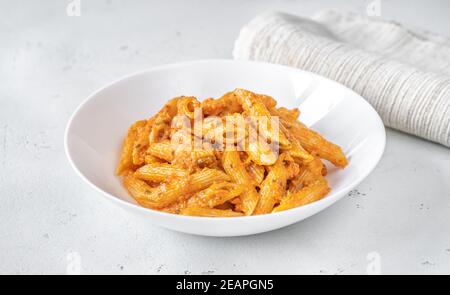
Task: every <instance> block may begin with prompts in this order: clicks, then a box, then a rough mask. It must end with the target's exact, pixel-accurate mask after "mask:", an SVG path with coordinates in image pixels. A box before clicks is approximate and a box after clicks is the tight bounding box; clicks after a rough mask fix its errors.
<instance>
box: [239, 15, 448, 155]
mask: <svg viewBox="0 0 450 295" xmlns="http://www.w3.org/2000/svg"><path fill="white" fill-rule="evenodd" d="M233 56H234V58H236V59H248V60H258V61H266V62H271V63H279V64H284V65H289V66H293V67H298V68H301V69H304V70H307V71H311V72H314V73H317V74H319V75H322V76H325V77H328V78H330V79H333V80H335V81H338V82H340V83H342V84H344V85H346V86H347V87H349V88H351V89H353V90H354V91H355V92H357V93H359V94H360V95H361V96H362V97H364V98H365V99H366V100H367V101H368V102H369V103H370V104H371V105H372V106H373V107H374V108H375V109H376V110H377V111H378V113H379V114H380V116H381V118H382V119H383V121H384V123H385V125H386V126H388V127H392V128H395V129H398V130H402V131H404V132H407V133H411V134H415V135H417V136H420V137H423V138H426V139H428V140H432V141H435V142H439V143H441V144H443V145H445V146H447V147H450V39H448V38H446V37H443V36H439V35H434V34H431V33H428V32H424V31H418V30H412V29H410V28H406V27H404V26H402V25H399V24H397V23H394V22H384V21H379V20H373V19H369V18H366V17H362V16H358V15H356V14H351V13H345V14H340V13H337V12H329V11H327V12H321V13H319V14H317V15H315V16H314V17H313V18H312V19H305V18H301V17H298V16H293V15H289V14H284V13H277V12H272V13H266V14H263V15H260V16H257V17H256V18H255V19H253V20H252V21H251V22H250V23H249V24H247V25H246V26H244V27H243V28H242V30H241V32H240V34H239V37H238V39H237V40H236V43H235V46H234V50H233Z"/></svg>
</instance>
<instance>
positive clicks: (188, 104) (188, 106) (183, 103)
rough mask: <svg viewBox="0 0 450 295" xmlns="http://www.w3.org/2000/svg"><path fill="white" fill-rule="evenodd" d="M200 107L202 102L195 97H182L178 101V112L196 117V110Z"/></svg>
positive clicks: (189, 116) (191, 117) (190, 117)
mask: <svg viewBox="0 0 450 295" xmlns="http://www.w3.org/2000/svg"><path fill="white" fill-rule="evenodd" d="M199 107H200V102H199V101H198V100H197V99H196V98H195V97H193V96H186V97H181V98H180V99H179V100H178V102H177V114H178V115H182V116H186V117H188V118H189V119H194V110H195V109H196V108H199Z"/></svg>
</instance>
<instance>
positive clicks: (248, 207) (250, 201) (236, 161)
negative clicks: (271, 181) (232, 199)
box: [222, 151, 259, 215]
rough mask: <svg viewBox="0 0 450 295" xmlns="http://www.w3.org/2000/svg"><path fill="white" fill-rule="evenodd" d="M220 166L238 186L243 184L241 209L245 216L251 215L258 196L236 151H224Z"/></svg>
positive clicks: (253, 183)
mask: <svg viewBox="0 0 450 295" xmlns="http://www.w3.org/2000/svg"><path fill="white" fill-rule="evenodd" d="M222 165H223V169H224V170H225V172H226V173H227V174H228V175H229V176H230V178H231V179H232V180H233V181H234V182H235V183H238V184H244V185H246V186H247V189H246V190H245V191H244V192H243V193H242V204H241V208H242V210H243V212H244V213H245V214H246V215H251V214H252V213H253V211H254V210H255V208H256V205H257V203H258V200H259V195H258V193H257V192H256V189H255V185H256V183H255V181H254V180H253V179H252V178H251V177H250V175H249V174H248V172H247V170H246V169H245V166H244V164H243V163H242V161H241V159H240V157H239V153H238V152H237V151H225V152H224V153H223V156H222Z"/></svg>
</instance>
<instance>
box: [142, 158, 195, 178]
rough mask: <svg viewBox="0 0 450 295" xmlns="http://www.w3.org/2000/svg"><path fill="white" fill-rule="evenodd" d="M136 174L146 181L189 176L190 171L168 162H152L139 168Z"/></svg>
mask: <svg viewBox="0 0 450 295" xmlns="http://www.w3.org/2000/svg"><path fill="white" fill-rule="evenodd" d="M134 176H135V177H136V178H138V179H142V180H146V181H154V182H163V181H167V180H168V179H171V178H174V177H175V178H176V177H188V176H189V172H188V171H186V170H184V169H181V168H178V167H174V166H172V165H170V164H167V163H152V164H147V165H145V166H142V167H140V168H139V169H137V170H136V172H135V173H134Z"/></svg>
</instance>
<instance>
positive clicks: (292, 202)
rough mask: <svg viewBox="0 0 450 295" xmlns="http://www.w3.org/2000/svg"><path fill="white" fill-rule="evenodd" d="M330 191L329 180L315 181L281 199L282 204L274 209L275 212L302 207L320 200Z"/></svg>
mask: <svg viewBox="0 0 450 295" xmlns="http://www.w3.org/2000/svg"><path fill="white" fill-rule="evenodd" d="M329 191H330V188H329V187H328V185H327V182H326V181H325V180H324V179H322V180H320V181H317V182H315V183H314V184H312V185H311V186H305V187H304V188H302V189H301V190H300V191H298V192H296V193H293V194H289V195H287V196H286V197H284V198H283V199H281V202H280V205H278V206H277V207H275V209H273V212H279V211H283V210H287V209H291V208H295V207H300V206H304V205H306V204H309V203H312V202H315V201H318V200H320V199H321V198H323V197H324V196H325V195H326V194H327V193H328V192H329Z"/></svg>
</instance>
